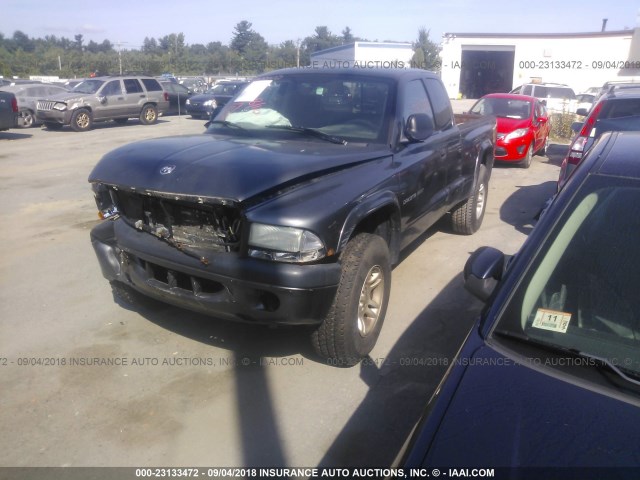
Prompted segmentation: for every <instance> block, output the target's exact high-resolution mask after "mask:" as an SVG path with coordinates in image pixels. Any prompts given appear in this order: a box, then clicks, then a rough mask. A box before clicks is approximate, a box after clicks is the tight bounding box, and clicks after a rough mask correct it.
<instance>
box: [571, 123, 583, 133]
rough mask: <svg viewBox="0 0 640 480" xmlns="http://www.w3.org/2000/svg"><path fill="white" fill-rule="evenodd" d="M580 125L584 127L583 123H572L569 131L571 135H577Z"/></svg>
mask: <svg viewBox="0 0 640 480" xmlns="http://www.w3.org/2000/svg"><path fill="white" fill-rule="evenodd" d="M582 125H584V122H573V123H572V124H571V131H572V132H573V133H578V132H579V131H580V130H581V129H582Z"/></svg>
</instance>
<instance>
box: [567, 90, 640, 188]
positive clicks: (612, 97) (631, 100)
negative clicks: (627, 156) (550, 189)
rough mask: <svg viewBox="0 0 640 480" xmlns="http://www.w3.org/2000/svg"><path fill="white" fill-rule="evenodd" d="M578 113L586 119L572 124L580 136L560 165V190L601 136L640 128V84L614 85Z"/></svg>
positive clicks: (573, 141) (572, 142)
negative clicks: (588, 109)
mask: <svg viewBox="0 0 640 480" xmlns="http://www.w3.org/2000/svg"><path fill="white" fill-rule="evenodd" d="M577 113H578V114H579V115H582V116H585V117H586V118H585V120H584V122H582V123H580V122H578V123H575V124H574V125H573V126H572V128H573V130H574V131H575V132H576V135H575V137H574V138H573V140H572V141H571V145H570V146H569V152H568V153H567V155H566V156H565V158H564V160H563V161H562V165H561V166H560V175H559V177H558V190H560V189H561V188H562V187H563V185H564V184H565V182H566V181H567V179H568V178H569V176H570V175H571V174H572V172H573V171H574V170H575V168H576V167H577V166H578V165H579V164H580V162H581V161H582V157H583V156H584V154H585V153H586V152H587V151H588V150H589V148H590V147H591V146H592V145H593V144H594V142H595V141H596V140H597V139H598V137H599V136H600V135H602V134H603V133H605V132H611V131H640V84H636V85H635V86H628V85H611V86H610V87H609V90H608V92H607V93H605V94H603V95H602V96H600V98H599V100H598V101H597V103H596V104H595V105H594V106H593V107H592V108H591V110H590V111H589V112H587V110H586V109H580V110H578V111H577Z"/></svg>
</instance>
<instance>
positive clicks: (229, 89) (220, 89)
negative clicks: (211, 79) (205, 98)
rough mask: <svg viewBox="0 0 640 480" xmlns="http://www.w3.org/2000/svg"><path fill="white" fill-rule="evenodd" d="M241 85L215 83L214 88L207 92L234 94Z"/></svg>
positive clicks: (210, 93) (211, 93)
mask: <svg viewBox="0 0 640 480" xmlns="http://www.w3.org/2000/svg"><path fill="white" fill-rule="evenodd" d="M239 87H240V85H239V84H237V83H219V84H218V85H215V86H214V87H213V88H210V89H209V90H207V94H209V95H233V94H235V93H236V92H237V91H238V89H239Z"/></svg>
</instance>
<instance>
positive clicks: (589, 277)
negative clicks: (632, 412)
mask: <svg viewBox="0 0 640 480" xmlns="http://www.w3.org/2000/svg"><path fill="white" fill-rule="evenodd" d="M638 183H639V182H637V181H635V180H628V179H614V178H610V177H609V178H607V177H604V176H594V177H590V178H589V179H588V180H587V181H586V182H585V184H584V185H583V186H582V188H581V189H580V190H579V191H578V194H577V195H576V197H575V198H574V200H573V203H572V205H571V206H569V208H568V209H567V210H566V211H565V213H564V214H563V217H561V220H560V221H559V222H558V223H557V224H556V227H554V229H553V231H552V232H551V234H550V235H549V236H548V238H547V240H546V242H545V244H544V245H543V247H542V248H541V249H540V251H539V253H538V254H537V256H536V258H535V259H534V260H533V262H532V263H531V265H530V266H529V268H528V271H527V273H526V275H525V276H524V278H523V280H522V281H521V282H520V284H519V286H518V287H517V288H516V290H515V292H514V294H513V295H512V297H511V300H510V301H509V303H508V304H507V306H506V308H505V309H504V311H503V312H502V314H501V316H500V319H499V321H498V323H497V325H496V327H495V328H494V332H495V333H497V334H503V335H510V336H513V337H520V338H523V339H529V340H530V341H531V342H533V343H540V344H546V345H549V346H553V347H557V348H558V349H559V350H568V351H573V352H580V353H583V354H585V355H589V356H593V357H598V358H602V359H605V360H607V361H608V362H610V363H611V364H613V365H615V366H617V367H618V368H620V369H621V370H623V371H625V372H627V373H629V374H630V375H633V376H634V377H637V376H638V375H640V296H639V295H638V294H637V286H638V285H639V284H640V246H639V244H637V243H636V241H635V239H637V238H638V237H639V236H640V185H639V184H638Z"/></svg>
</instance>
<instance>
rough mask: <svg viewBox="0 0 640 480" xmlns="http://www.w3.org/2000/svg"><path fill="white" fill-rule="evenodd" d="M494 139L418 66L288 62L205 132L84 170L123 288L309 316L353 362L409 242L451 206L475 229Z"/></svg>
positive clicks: (122, 293) (319, 342)
mask: <svg viewBox="0 0 640 480" xmlns="http://www.w3.org/2000/svg"><path fill="white" fill-rule="evenodd" d="M494 140H495V119H493V118H490V117H483V118H479V119H471V120H468V121H466V122H465V123H464V124H461V125H457V124H456V122H455V119H454V115H453V113H452V109H451V104H450V102H449V99H448V97H447V95H446V92H445V89H444V86H443V85H442V83H441V81H440V80H439V79H438V77H437V76H435V75H434V74H432V73H429V72H426V71H424V70H385V69H380V70H373V69H357V68H355V69H337V70H332V69H288V70H279V71H275V72H271V73H269V74H265V75H262V76H260V77H258V78H257V79H255V80H254V81H253V82H252V83H251V84H249V85H248V86H247V87H246V88H245V89H244V90H243V91H242V93H240V94H239V95H238V96H236V97H235V98H234V99H233V100H232V101H230V102H229V103H228V104H227V105H226V106H225V107H224V108H223V109H222V110H221V111H220V112H219V113H218V115H217V116H216V117H215V118H214V119H213V120H212V121H210V122H209V124H208V127H207V131H206V132H205V133H204V134H200V135H192V136H177V137H168V138H159V139H154V140H147V141H142V142H138V143H133V144H130V145H126V146H123V147H121V148H118V149H116V150H114V151H112V152H110V153H108V154H107V155H105V156H104V157H103V158H102V159H101V160H100V162H99V163H98V164H97V165H96V167H95V168H94V170H93V172H92V173H91V175H90V177H89V182H90V183H91V184H92V187H93V191H94V193H95V198H96V203H97V205H98V209H99V212H100V216H101V217H102V218H104V219H105V221H104V222H102V223H100V224H98V225H97V226H96V227H94V229H93V230H92V232H91V240H92V243H93V247H94V249H95V252H96V254H97V256H98V260H99V262H100V266H101V268H102V273H103V275H104V276H105V277H106V278H107V280H109V282H111V285H112V288H113V292H114V295H115V296H116V297H117V298H119V299H120V300H124V301H125V302H135V301H136V300H139V299H141V298H144V296H148V297H153V298H155V299H157V300H161V301H164V302H167V303H170V304H173V305H177V306H180V307H184V308H186V309H191V310H194V311H198V312H203V313H206V314H209V315H212V316H215V317H217V318H220V319H229V320H235V321H243V322H253V323H256V324H266V325H274V326H275V325H303V326H310V327H311V339H312V343H313V345H314V347H315V349H316V351H317V353H318V354H319V355H320V356H321V357H323V358H325V359H327V360H328V361H329V363H331V364H332V365H354V364H356V363H358V362H359V361H360V360H361V359H362V358H363V357H365V356H366V355H367V354H368V353H369V352H370V351H371V350H372V348H373V347H374V345H375V343H376V340H377V338H378V336H379V334H380V329H381V327H382V323H383V320H384V317H385V311H386V309H387V304H388V300H389V293H390V287H391V268H392V266H393V265H394V264H396V263H397V262H398V261H399V257H400V252H401V251H402V249H403V248H404V247H406V246H407V245H409V244H410V243H412V242H414V241H415V240H416V239H418V238H419V237H420V235H421V234H422V233H424V232H425V231H426V230H427V229H428V228H429V227H430V226H432V225H433V224H434V223H435V222H436V221H437V220H439V219H440V218H441V217H443V216H446V217H447V219H448V220H449V222H450V225H451V229H452V230H453V231H454V232H457V233H461V234H472V233H474V232H475V231H476V230H478V228H479V227H480V225H481V223H482V219H483V216H484V212H485V206H486V201H487V192H488V182H489V178H490V175H491V169H492V166H493V160H494V158H493V145H494ZM140 295H142V297H140Z"/></svg>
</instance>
